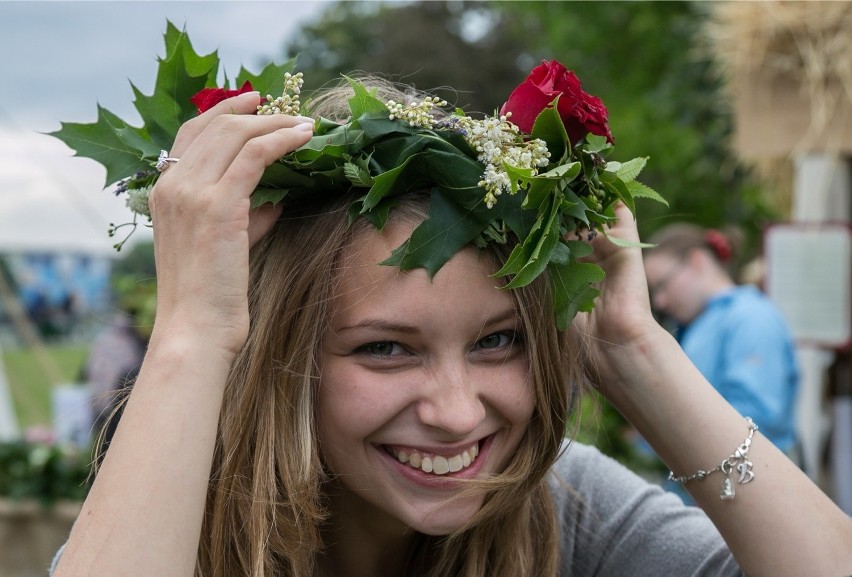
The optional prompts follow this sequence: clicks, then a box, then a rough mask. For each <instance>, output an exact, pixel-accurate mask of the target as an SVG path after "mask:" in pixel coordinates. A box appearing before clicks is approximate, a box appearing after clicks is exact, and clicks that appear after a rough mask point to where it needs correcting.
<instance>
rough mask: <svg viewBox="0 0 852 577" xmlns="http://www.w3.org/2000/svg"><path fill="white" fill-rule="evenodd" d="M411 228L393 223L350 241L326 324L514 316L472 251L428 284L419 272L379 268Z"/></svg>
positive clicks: (483, 259) (486, 265) (507, 296)
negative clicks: (364, 319)
mask: <svg viewBox="0 0 852 577" xmlns="http://www.w3.org/2000/svg"><path fill="white" fill-rule="evenodd" d="M415 226H416V223H409V222H405V221H401V220H397V221H393V222H390V223H388V225H387V226H386V227H385V228H384V229H383V230H382V231H376V230H371V229H362V230H361V231H358V232H357V233H356V234H354V235H353V238H352V241H351V242H350V243H349V245H348V246H347V248H346V249H345V250H344V254H343V258H342V259H341V262H340V265H341V266H340V269H339V271H338V272H339V275H340V276H339V281H338V282H337V283H336V290H335V295H334V306H333V312H334V317H336V319H333V322H332V324H334V325H339V324H340V323H341V322H345V323H346V324H348V323H349V322H360V321H359V320H358V318H357V317H381V318H389V319H390V318H393V317H407V318H423V317H427V316H429V315H432V316H435V315H437V316H440V317H442V318H445V319H446V317H447V316H448V315H450V314H452V315H459V316H464V317H467V318H469V319H471V320H473V319H476V318H482V319H485V318H490V317H492V316H494V315H495V314H498V315H499V314H504V313H505V311H507V310H510V311H514V309H515V302H514V298H513V296H512V294H511V293H510V292H509V291H506V290H503V289H501V288H500V285H501V284H502V281H500V280H499V279H496V278H493V277H492V276H491V274H493V273H494V271H495V270H496V263H495V262H494V259H493V258H491V257H490V256H489V255H488V254H486V253H484V252H483V251H481V250H479V249H476V248H474V247H468V248H464V249H462V250H461V251H459V252H458V253H456V254H455V255H454V256H453V257H452V258H451V259H450V260H449V261H448V262H447V263H446V264H445V265H444V266H443V267H441V269H439V270H438V271H437V273H435V275H434V276H433V277H432V278H429V274H428V272H427V271H426V269H423V268H415V269H412V270H407V271H402V270H400V269H399V268H397V267H395V266H388V265H381V264H379V263H380V262H382V261H384V260H385V259H387V258H388V257H389V256H390V255H391V252H392V251H393V249H395V248H397V247H398V246H399V245H400V244H402V242H404V241H405V240H406V239H407V238H408V237H409V236H410V235H411V231H412V230H413V229H414V227H415ZM344 319H345V320H344Z"/></svg>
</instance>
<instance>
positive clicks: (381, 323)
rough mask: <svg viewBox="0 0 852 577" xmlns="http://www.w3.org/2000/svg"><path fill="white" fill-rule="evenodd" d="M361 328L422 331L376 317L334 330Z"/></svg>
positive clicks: (401, 331) (409, 331)
mask: <svg viewBox="0 0 852 577" xmlns="http://www.w3.org/2000/svg"><path fill="white" fill-rule="evenodd" d="M361 329H374V330H381V331H390V332H395V333H403V334H415V333H418V332H420V330H419V329H418V328H417V327H415V326H413V325H408V324H404V323H400V322H395V321H390V320H387V319H381V318H375V319H370V318H367V319H363V320H361V321H358V322H357V323H355V324H352V325H345V326H342V327H337V328H336V329H334V332H337V333H342V332H345V331H354V330H361Z"/></svg>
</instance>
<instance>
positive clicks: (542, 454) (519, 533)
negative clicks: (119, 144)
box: [54, 92, 852, 577]
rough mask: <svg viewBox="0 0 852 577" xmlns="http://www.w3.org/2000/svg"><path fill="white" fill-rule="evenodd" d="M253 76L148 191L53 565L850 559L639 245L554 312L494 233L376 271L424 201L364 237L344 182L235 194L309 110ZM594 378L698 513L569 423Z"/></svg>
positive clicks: (687, 571)
mask: <svg viewBox="0 0 852 577" xmlns="http://www.w3.org/2000/svg"><path fill="white" fill-rule="evenodd" d="M258 98H259V95H258V93H256V92H248V93H245V94H241V95H239V96H236V97H233V98H230V99H228V100H225V101H223V102H221V103H219V104H217V105H215V106H213V107H212V108H211V109H210V110H208V111H206V112H204V113H203V114H201V115H199V116H198V117H197V118H195V119H193V120H190V121H189V122H187V123H186V124H184V125H183V127H182V128H181V129H180V131H179V133H178V135H177V138H176V140H175V142H174V145H173V147H172V149H171V157H172V158H177V159H179V162H174V161H165V162H166V164H167V166H166V167H164V168H166V170H164V171H163V172H162V174H161V175H160V177H159V180H158V181H157V184H156V186H155V187H154V189H153V191H152V192H151V195H150V201H149V203H150V209H151V214H152V218H153V222H154V227H155V253H156V260H157V273H158V274H157V279H158V285H159V286H158V302H157V306H158V310H157V316H156V324H155V327H154V330H153V334H152V336H151V340H150V346H149V348H148V351H147V355H146V358H145V361H144V364H143V366H142V370H141V372H140V374H139V377H138V380H137V382H136V384H135V386H134V389H133V392H132V394H131V396H130V398H129V401H128V403H127V405H126V407H125V410H124V414H123V417H122V420H121V422H120V425H119V427H118V431H117V433H116V435H115V437H114V439H113V441H112V444H111V446H110V449H109V451H108V453H107V455H106V458H105V459H104V461H103V465H102V467H101V468H100V470H99V472H98V475H97V478H96V480H95V483H94V485H93V487H92V490H91V492H90V494H89V497H88V499H87V500H86V503H85V505H84V507H83V510H82V512H81V514H80V516H79V518H78V520H77V522H76V524H75V526H74V529H73V531H72V533H71V536H70V538H69V540H68V543H67V545H66V547H65V548H64V551H63V552H62V554H61V557H60V559H59V561H58V564H57V566H56V568H55V570H54V576H55V577H68V576H74V577H79V576H83V575H146V576H147V575H158V576H170V575H174V576H183V577H189V576H192V575H198V576H202V575H203V576H223V577H225V576H227V577H233V576H237V575H252V576H257V577H260V576H264V577H272V576H276V577H279V576H342V575H346V576H356V577H357V576H362V575H363V576H367V575H382V576H386V575H407V576H410V575H434V576H439V575H440V576H448V575H464V576H486V575H488V576H491V575H513V576H514V575H519V576H542V575H560V576H567V575H578V576H579V575H621V574H624V575H660V574H672V575H739V574H740V571H742V572H745V573H747V574H748V575H752V576H754V575H756V576H761V575H766V576H770V575H771V576H773V577H778V576H785V575H789V576H794V575H795V576H800V575H806V574H807V575H825V576H831V575H837V576H840V575H846V574H849V573H850V572H852V553H850V549H849V546H848V545H849V543H850V542H852V522H850V520H849V519H848V518H847V517H846V515H844V514H843V513H842V512H841V511H840V510H839V509H837V508H836V507H835V506H834V504H833V503H832V502H831V500H830V499H829V498H828V497H827V496H825V495H824V494H822V493H821V492H820V491H819V489H818V488H817V487H815V486H814V485H813V484H812V483H811V482H810V481H809V480H808V478H807V477H806V476H804V475H803V474H802V473H801V471H799V469H798V468H797V467H795V466H794V465H793V464H792V463H791V462H790V461H788V460H787V459H786V457H785V456H784V455H783V454H782V453H781V452H779V451H778V450H777V449H775V448H774V447H773V446H772V445H771V443H769V442H768V441H767V440H766V439H765V438H764V437H763V436H762V435H761V433H760V432H759V431H755V430H754V427H751V426H750V423H749V422H748V421H746V420H745V419H744V418H743V416H741V415H740V414H738V413H737V412H736V411H735V410H734V409H733V408H732V407H731V406H730V405H729V404H728V403H727V402H726V401H725V400H724V399H723V398H722V397H720V396H719V394H718V393H717V392H716V391H715V390H714V389H713V387H712V386H711V385H710V384H708V383H707V381H706V380H705V379H704V378H703V377H702V375H701V373H700V372H699V371H698V370H697V369H696V368H695V367H694V366H693V365H692V364H691V363H690V362H689V360H688V359H687V358H686V357H685V356H684V354H683V353H682V351H681V350H680V348H679V346H678V345H677V343H676V342H675V341H674V340H673V339H672V338H671V336H670V335H669V334H668V333H667V332H666V331H665V330H663V329H662V328H661V327H660V326H658V325H657V324H656V323H655V321H654V319H653V317H652V315H651V312H650V307H649V302H648V293H647V288H646V280H645V276H644V269H643V262H642V256H641V253H640V250H639V249H638V248H620V247H616V246H615V245H614V244H612V243H611V242H609V241H608V240H607V238H605V237H603V236H599V237H598V238H597V239H595V241H594V243H593V244H594V253H593V254H592V255H591V256H589V257H588V258H589V259H590V261H593V262H595V263H597V264H599V265H600V266H601V267H602V268H603V269H604V270H605V271H606V280H605V281H604V283H603V285H602V286H601V289H602V294H601V296H600V298H599V299H598V301H599V302H598V303H597V306H596V307H595V309H594V311H593V312H592V313H588V314H581V315H579V316H578V317H577V318H576V320H575V322H574V323H573V326H572V327H571V328H570V329H569V330H568V331H559V330H557V328H556V324H555V323H554V318H553V301H554V295H553V294H552V293H551V289H550V286H551V285H550V284H549V283H548V282H547V281H546V275H542V276H541V277H539V279H537V280H535V281H533V282H532V283H530V284H529V285H527V286H525V287H523V288H520V289H513V290H505V289H503V288H501V284H503V282H502V281H500V280H498V279H495V278H494V277H493V276H492V275H493V273H494V272H495V271H496V270H497V269H498V268H499V267H500V265H501V264H502V263H503V262H504V261H505V259H506V254H507V252H506V251H505V250H501V249H490V248H488V249H481V248H477V247H475V246H473V245H470V246H467V247H465V248H463V249H461V250H460V251H458V252H457V253H455V254H454V255H453V256H452V257H451V258H450V259H449V260H448V262H447V263H446V264H444V265H443V266H442V267H441V268H440V269H439V270H438V271H437V272H436V273H435V274H434V276H433V277H431V278H430V275H429V273H428V272H427V271H426V270H425V269H423V268H414V269H412V270H408V271H401V270H400V269H399V268H397V267H393V266H386V265H380V264H378V263H380V262H382V261H384V260H385V259H387V258H388V256H390V254H391V251H392V250H393V249H394V248H396V247H398V246H399V245H400V244H401V243H402V242H403V241H404V240H405V239H407V238H409V237H410V236H411V234H412V230H413V229H414V228H415V227H416V226H417V225H418V224H419V223H420V222H421V221H423V219H424V217H425V215H426V213H427V207H428V206H429V197H428V195H426V194H420V193H418V192H417V191H415V192H412V193H410V194H406V195H403V196H401V197H399V198H398V199H397V205H396V206H395V207H394V208H393V209H392V210H391V211H390V214H389V217H388V222H387V225H386V226H385V227H384V228H383V229H382V230H381V231H379V230H376V228H375V227H373V226H372V225H369V224H366V222H365V221H364V220H363V219H359V220H356V221H355V223H354V224H353V225H352V226H349V219H348V210H347V209H348V207H349V205H350V204H351V202H352V200H354V199H353V198H337V199H332V200H327V199H323V198H316V199H308V200H306V201H304V202H302V203H301V204H300V205H299V206H288V207H287V208H286V209H282V208H280V206H279V207H278V208H273V207H272V206H270V205H264V206H262V207H261V208H259V209H257V210H252V209H250V195H251V194H252V192H253V191H254V190H255V188H256V186H257V183H258V181H259V180H260V178H261V175H262V174H263V172H264V169H265V168H266V167H267V166H268V165H270V164H271V163H273V162H274V161H276V159H279V158H280V157H282V156H283V155H285V154H287V153H289V152H291V151H293V150H295V149H297V148H298V147H300V146H302V145H304V144H305V143H307V142H308V140H309V139H310V138H311V135H312V130H313V128H314V124H313V122H312V121H310V120H309V119H307V118H302V117H295V116H288V115H284V114H279V115H272V116H257V115H254V114H252V113H253V112H255V111H256V109H257V102H258ZM169 162H171V163H170V164H169ZM617 214H618V217H619V220H618V222H617V224H616V225H615V226H614V227H613V228H612V229H611V231H610V232H611V233H612V235H613V236H616V237H619V238H622V239H627V240H633V241H636V240H638V238H637V233H636V228H635V224H634V221H633V218H632V215H631V214H630V212H628V211H627V210H626V209H625V208H624V207H621V208H619V209H618V211H617ZM489 246H492V245H489ZM509 248H511V247H509ZM587 378H588V379H589V380H590V381H591V382H593V383H596V384H597V385H598V386H599V389H600V391H601V392H602V393H603V394H604V395H606V396H607V398H608V399H609V400H610V401H612V402H613V403H614V404H615V406H616V407H618V408H619V410H620V411H622V412H623V414H624V415H625V416H626V417H627V418H628V419H629V420H630V422H631V423H632V424H633V425H634V426H635V427H636V428H637V429H638V430H639V432H640V433H641V434H642V435H643V436H644V437H645V438H646V439H648V441H649V442H650V443H651V444H652V446H653V447H654V448H655V449H656V450H657V451H658V453H659V454H660V455H661V456H662V458H663V459H664V460H665V462H666V463H667V464H668V465H669V466H670V467H671V469H672V470H673V471H675V472H676V475H680V476H682V478H683V480H684V481H685V482H686V486H687V488H688V489H689V490H690V491H691V493H692V495H693V496H694V497H695V499H696V501H697V502H698V503H699V504H700V506H701V508H702V509H703V512H702V511H701V510H699V509H697V508H687V507H684V506H682V504H681V503H680V502H679V501H678V500H677V499H676V498H674V497H672V496H670V495H666V494H665V493H663V492H662V491H661V490H659V489H658V488H656V487H652V486H650V485H648V484H646V483H645V482H644V481H642V480H641V479H639V478H638V477H636V476H635V475H633V474H631V473H630V472H628V471H626V470H625V469H623V468H622V467H621V466H619V465H618V464H616V463H614V462H613V461H611V460H609V459H607V458H605V457H603V456H602V455H600V453H598V452H597V451H595V450H594V449H592V448H589V447H584V446H581V445H578V444H576V443H575V444H571V443H567V442H566V441H565V440H564V438H563V436H564V431H565V425H566V420H567V417H568V414H569V411H570V410H571V407H572V404H573V401H574V400H575V396H576V394H577V392H578V390H579V387H580V385H581V383H582V382H584V381H585V380H586V379H587ZM758 425H759V423H758ZM723 460H724V461H723ZM720 461H722V465H723V466H722V467H721V468H722V469H724V471H722V470H714V471H710V472H709V473H707V474H706V475H699V474H697V472H698V471H700V470H702V469H703V470H705V471H707V470H710V469H713V467H714V465H715V464H716V463H720ZM752 462H753V467H754V468H753V470H749V469H748V467H746V464H747V463H748V464H749V465H750V464H751V463H752ZM725 463H728V464H727V465H725ZM737 466H742V467H743V470H742V471H736V470H732V469H731V468H732V467H737ZM731 479H733V483H734V485H735V490H736V496H735V498H734V499H732V500H731V499H726V500H723V499H720V483H722V481H723V480H728V481H729V482H730V481H731ZM737 481H742V483H738V482H737ZM748 481H751V482H748ZM728 496H730V495H728Z"/></svg>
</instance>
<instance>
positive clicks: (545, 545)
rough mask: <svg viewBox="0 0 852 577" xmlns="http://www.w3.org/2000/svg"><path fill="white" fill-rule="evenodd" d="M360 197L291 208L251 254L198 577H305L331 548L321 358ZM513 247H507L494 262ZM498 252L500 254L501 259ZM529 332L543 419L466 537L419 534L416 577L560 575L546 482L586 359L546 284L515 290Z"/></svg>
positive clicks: (419, 210) (538, 417)
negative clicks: (241, 339) (318, 411)
mask: <svg viewBox="0 0 852 577" xmlns="http://www.w3.org/2000/svg"><path fill="white" fill-rule="evenodd" d="M353 200H355V198H354V197H352V198H340V199H337V200H335V201H332V202H325V203H323V202H321V201H320V202H317V203H316V204H314V205H309V206H299V207H290V208H287V209H286V210H285V216H284V217H283V218H282V219H281V221H280V222H279V223H278V225H277V226H276V227H275V228H274V229H273V231H271V232H270V233H269V234H268V235H267V237H266V238H264V239H263V240H262V241H261V242H260V243H258V245H257V246H255V247H254V249H253V250H252V255H251V272H250V289H249V308H250V315H251V327H252V329H251V333H250V336H249V338H248V341H247V343H246V345H245V347H244V348H243V350H242V352H241V353H240V355H239V357H238V359H237V360H236V362H235V364H234V366H233V367H232V370H231V373H230V375H229V379H228V386H227V389H226V393H225V398H224V402H223V406H222V411H221V416H220V425H219V431H218V435H217V439H216V448H215V453H214V461H213V470H212V474H211V479H210V485H209V491H208V498H207V505H206V512H205V517H204V522H203V527H202V533H201V543H200V546H199V553H198V563H197V567H196V575H198V576H199V577H200V576H202V575H203V576H205V577H209V576H212V577H234V576H242V575H245V576H249V575H250V576H252V577H273V576H275V577H282V576H285V577H307V576H310V575H312V574H313V572H314V570H315V559H316V556H317V555H318V554H319V553H320V552H322V550H323V546H324V544H323V541H322V529H323V524H324V523H325V522H326V521H327V520H328V518H329V515H330V511H329V510H328V506H327V503H326V497H325V493H324V484H325V483H326V482H327V481H328V476H327V474H326V471H325V469H324V467H323V459H322V454H321V445H320V443H319V442H318V439H317V432H316V423H315V404H316V403H315V395H316V390H317V384H318V380H319V376H320V370H321V367H320V363H319V349H320V344H321V341H322V338H323V334H324V332H325V330H326V327H327V323H328V317H329V306H330V302H331V299H332V298H333V295H334V292H335V287H336V283H337V282H338V280H339V276H340V271H341V270H342V268H343V263H342V261H341V259H342V257H341V255H342V254H343V251H344V250H345V249H346V247H348V246H349V245H350V243H352V242H354V241H358V240H360V238H361V235H363V234H365V230H366V229H367V228H368V227H369V226H371V225H368V224H364V221H363V219H362V220H360V221H356V225H354V226H351V227H350V226H349V224H348V214H347V209H348V206H349V204H350V203H351V202H352V201H353ZM427 203H428V196H427V195H423V194H419V195H418V194H414V195H408V196H404V197H402V198H401V199H400V202H399V206H398V207H395V208H394V209H393V210H392V211H391V218H392V219H393V218H408V219H418V218H419V219H422V217H423V216H424V215H425V208H424V207H425V205H426V204H427ZM509 249H511V247H499V246H498V247H497V248H494V249H492V250H494V251H496V253H495V255H494V259H495V262H496V261H502V260H504V259H505V257H506V256H507V254H508V250H509ZM497 253H499V254H497ZM512 294H513V296H514V298H515V301H516V305H517V309H518V314H519V316H520V318H521V322H522V324H523V329H524V333H525V335H526V341H525V342H526V350H527V354H528V356H529V366H530V372H531V375H530V381H531V383H532V385H533V388H534V391H535V410H534V414H533V417H532V419H531V421H530V423H529V425H528V427H527V431H526V433H525V435H524V436H523V438H522V440H521V442H520V445H519V447H518V449H517V452H516V454H515V455H514V458H513V459H512V461H511V463H510V464H509V465H508V466H507V468H506V470H505V471H503V472H502V473H501V474H500V475H499V476H498V477H497V478H495V479H489V480H484V481H481V482H477V483H474V484H472V486H471V487H470V490H471V491H476V490H487V495H486V498H485V501H484V504H483V507H482V508H481V510H480V511H479V512H478V513H477V514H476V515H475V516H474V517H473V519H471V521H470V522H469V523H468V524H467V526H466V527H464V528H463V529H461V530H460V531H458V532H457V533H456V534H453V535H450V536H445V537H430V536H426V535H419V536H418V537H417V539H416V543H415V545H414V546H413V547H412V549H411V551H410V552H409V557H408V564H407V568H406V575H422V576H435V577H437V576H446V575H460V576H465V577H485V576H486V575H513V576H516V575H517V576H536V577H538V576H553V575H556V571H557V565H558V553H559V543H558V522H557V519H556V513H555V511H554V507H553V501H552V497H551V493H550V489H549V487H548V480H547V475H548V472H549V470H550V468H551V466H552V465H553V463H554V462H555V461H556V459H557V458H558V456H559V453H560V449H561V447H562V443H563V438H564V433H565V427H566V421H567V418H568V414H569V411H570V409H571V407H572V405H573V403H574V401H575V396H576V393H577V392H578V390H579V383H580V382H581V381H582V380H583V375H581V374H580V367H581V366H582V364H583V360H584V359H583V358H582V357H583V350H582V348H581V347H580V346H579V345H578V342H579V339H577V338H576V336H575V335H574V334H573V333H572V332H571V331H568V332H559V331H558V330H557V329H556V325H555V320H554V316H553V307H552V297H551V294H550V286H549V282H548V280H547V278H546V277H545V276H542V277H541V278H539V279H538V280H536V281H535V282H533V283H532V284H530V285H529V286H527V287H524V288H522V289H517V290H513V291H512Z"/></svg>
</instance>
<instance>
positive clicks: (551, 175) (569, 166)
mask: <svg viewBox="0 0 852 577" xmlns="http://www.w3.org/2000/svg"><path fill="white" fill-rule="evenodd" d="M582 168H583V167H582V166H581V165H580V163H579V162H578V161H574V162H568V163H566V164H560V165H558V166H554V167H553V168H551V169H550V170H548V171H547V172H542V173H541V174H538V175H536V178H547V179H556V180H562V179H565V180H566V181H568V182H570V181H572V180H574V179H575V178H577V175H578V174H580V170H582Z"/></svg>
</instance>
